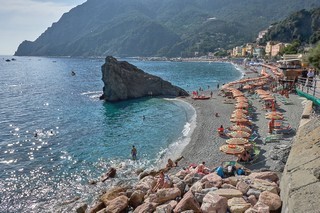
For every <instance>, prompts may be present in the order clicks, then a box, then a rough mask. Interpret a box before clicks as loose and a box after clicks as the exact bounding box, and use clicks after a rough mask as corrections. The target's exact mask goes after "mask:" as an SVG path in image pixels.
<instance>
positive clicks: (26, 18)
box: [0, 0, 86, 55]
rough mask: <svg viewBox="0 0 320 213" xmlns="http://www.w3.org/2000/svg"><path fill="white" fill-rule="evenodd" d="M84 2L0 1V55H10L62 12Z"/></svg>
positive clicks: (83, 0) (45, 27) (66, 0)
mask: <svg viewBox="0 0 320 213" xmlns="http://www.w3.org/2000/svg"><path fill="white" fill-rule="evenodd" d="M84 2H86V0H0V55H13V54H14V52H15V51H16V50H17V48H18V46H19V44H20V43H21V42H22V41H24V40H29V41H34V40H36V39H37V38H38V37H39V36H40V35H41V33H43V32H44V31H45V30H46V29H47V28H48V27H50V26H51V25H52V23H53V22H57V21H58V20H59V19H60V17H61V16H62V14H63V13H65V12H68V11H69V10H70V9H72V8H73V7H75V6H77V5H79V4H82V3H84Z"/></svg>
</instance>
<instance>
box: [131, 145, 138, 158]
mask: <svg viewBox="0 0 320 213" xmlns="http://www.w3.org/2000/svg"><path fill="white" fill-rule="evenodd" d="M131 155H132V160H137V149H136V147H135V146H134V145H133V146H132V149H131Z"/></svg>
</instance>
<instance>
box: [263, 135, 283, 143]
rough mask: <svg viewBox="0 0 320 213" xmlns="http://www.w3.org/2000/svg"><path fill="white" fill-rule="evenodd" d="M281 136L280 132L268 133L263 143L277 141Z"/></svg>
mask: <svg viewBox="0 0 320 213" xmlns="http://www.w3.org/2000/svg"><path fill="white" fill-rule="evenodd" d="M282 138H283V135H282V134H270V135H268V136H267V137H266V138H265V139H264V144H266V143H272V142H279V141H280V140H281V139H282Z"/></svg>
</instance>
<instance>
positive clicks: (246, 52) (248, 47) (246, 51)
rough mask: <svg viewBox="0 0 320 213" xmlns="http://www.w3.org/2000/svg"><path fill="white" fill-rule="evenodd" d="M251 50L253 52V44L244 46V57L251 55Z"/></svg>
mask: <svg viewBox="0 0 320 213" xmlns="http://www.w3.org/2000/svg"><path fill="white" fill-rule="evenodd" d="M253 50H254V44H252V43H247V44H246V46H245V55H246V56H248V55H253Z"/></svg>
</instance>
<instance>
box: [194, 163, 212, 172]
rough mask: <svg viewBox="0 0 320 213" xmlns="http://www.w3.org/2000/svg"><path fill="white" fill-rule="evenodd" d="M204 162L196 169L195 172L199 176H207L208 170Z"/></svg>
mask: <svg viewBox="0 0 320 213" xmlns="http://www.w3.org/2000/svg"><path fill="white" fill-rule="evenodd" d="M205 164H206V162H204V161H203V162H202V163H201V164H199V165H198V166H197V168H196V172H197V173H200V174H209V171H208V168H206V167H205Z"/></svg>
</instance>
